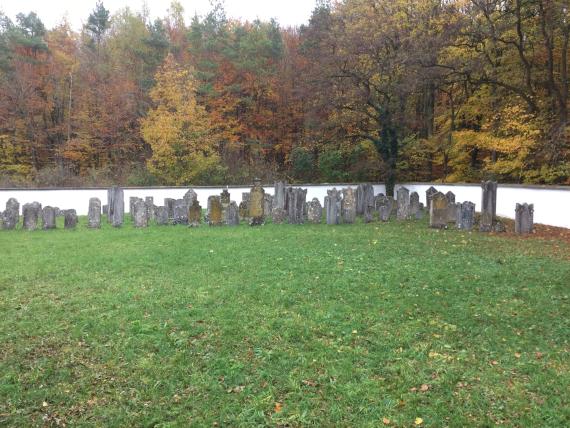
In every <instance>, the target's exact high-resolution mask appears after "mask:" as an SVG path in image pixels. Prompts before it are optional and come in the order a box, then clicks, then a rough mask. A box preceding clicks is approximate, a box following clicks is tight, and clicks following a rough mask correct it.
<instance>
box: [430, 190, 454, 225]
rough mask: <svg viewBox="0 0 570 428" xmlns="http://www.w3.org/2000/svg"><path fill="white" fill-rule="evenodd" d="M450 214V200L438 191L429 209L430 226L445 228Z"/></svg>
mask: <svg viewBox="0 0 570 428" xmlns="http://www.w3.org/2000/svg"><path fill="white" fill-rule="evenodd" d="M448 216H449V211H448V201H447V198H446V197H445V195H444V194H443V193H441V192H437V193H436V194H435V195H433V196H432V198H431V203H430V211H429V227H432V228H434V229H445V228H446V227H447V219H448Z"/></svg>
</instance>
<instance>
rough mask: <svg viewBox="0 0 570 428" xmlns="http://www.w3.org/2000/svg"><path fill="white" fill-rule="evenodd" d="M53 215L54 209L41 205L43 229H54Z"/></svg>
mask: <svg viewBox="0 0 570 428" xmlns="http://www.w3.org/2000/svg"><path fill="white" fill-rule="evenodd" d="M55 217H56V215H55V209H54V208H53V207H50V206H47V207H43V209H42V220H43V229H44V230H50V229H55Z"/></svg>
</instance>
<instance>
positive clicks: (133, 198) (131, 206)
mask: <svg viewBox="0 0 570 428" xmlns="http://www.w3.org/2000/svg"><path fill="white" fill-rule="evenodd" d="M138 200H140V198H139V197H137V196H131V197H130V198H129V213H130V214H131V217H132V215H133V213H134V212H135V202H136V201H138Z"/></svg>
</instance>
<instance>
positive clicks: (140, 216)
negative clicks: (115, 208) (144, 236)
mask: <svg viewBox="0 0 570 428" xmlns="http://www.w3.org/2000/svg"><path fill="white" fill-rule="evenodd" d="M132 217H133V224H134V225H135V227H137V228H142V227H148V206H147V204H146V202H145V201H143V200H142V199H139V200H137V201H136V202H135V204H134V206H133V213H132Z"/></svg>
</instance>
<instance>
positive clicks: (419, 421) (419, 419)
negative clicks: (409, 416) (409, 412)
mask: <svg viewBox="0 0 570 428" xmlns="http://www.w3.org/2000/svg"><path fill="white" fill-rule="evenodd" d="M414 423H415V424H416V426H419V425H421V424H423V423H424V420H423V419H422V418H416V420H415V421H414Z"/></svg>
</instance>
